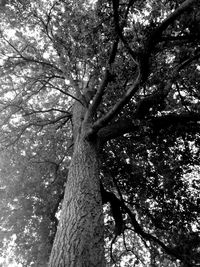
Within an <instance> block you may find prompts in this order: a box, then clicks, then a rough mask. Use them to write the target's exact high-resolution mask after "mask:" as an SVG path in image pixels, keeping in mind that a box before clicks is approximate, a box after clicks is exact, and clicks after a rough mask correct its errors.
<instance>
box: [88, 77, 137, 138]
mask: <svg viewBox="0 0 200 267" xmlns="http://www.w3.org/2000/svg"><path fill="white" fill-rule="evenodd" d="M139 85H140V72H139V73H138V76H137V78H136V80H135V82H134V84H133V85H132V86H131V87H130V88H129V90H128V91H127V92H126V93H125V94H124V96H123V97H122V98H121V99H120V100H119V101H118V102H117V103H116V104H115V105H114V106H113V107H112V108H111V110H110V111H109V112H108V113H107V114H106V115H105V116H103V117H102V118H100V119H99V120H97V121H96V122H95V123H94V124H93V126H92V129H91V130H90V132H88V136H87V137H88V138H90V137H92V136H93V135H95V134H96V133H97V132H98V131H99V130H100V129H101V128H102V127H104V126H106V125H107V124H108V123H109V122H110V121H111V120H112V119H113V118H114V117H115V116H116V115H117V114H118V113H119V112H120V111H121V110H122V108H123V107H124V106H125V105H126V104H127V103H128V102H129V100H130V99H131V97H132V96H133V95H134V93H136V92H137V90H138V88H139Z"/></svg>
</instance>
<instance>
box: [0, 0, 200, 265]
mask: <svg viewBox="0 0 200 267" xmlns="http://www.w3.org/2000/svg"><path fill="white" fill-rule="evenodd" d="M199 8H200V6H199V3H198V1H191V0H190V1H189V0H188V1H182V0H177V1H169V0H161V1H155V0H146V1H140V0H135V1H134V0H130V1H128V0H121V1H114V0H113V2H112V1H110V0H109V1H108V0H107V1H106V0H98V1H87V0H84V1H80V0H78V1H73V0H60V1H56V0H51V1H47V0H37V1H30V0H29V1H24V0H20V1H15V0H13V1H1V6H0V12H1V19H0V40H1V41H0V84H1V86H0V92H1V93H0V148H1V152H0V198H1V203H0V205H1V214H0V236H1V241H0V254H1V256H2V257H3V258H4V259H5V261H4V262H3V263H2V264H3V265H2V266H6V265H5V264H6V261H11V262H12V261H14V262H18V263H21V264H22V266H46V264H47V261H48V257H49V254H50V250H51V246H52V242H53V239H54V235H55V232H56V227H57V224H58V219H59V210H60V206H61V203H62V199H63V192H64V188H65V185H66V181H67V174H68V167H69V164H70V159H71V156H72V152H73V141H74V140H73V132H72V120H71V118H72V114H71V111H72V106H73V103H74V102H76V101H79V102H81V103H82V104H83V105H85V106H89V105H90V106H91V107H92V104H93V102H92V99H93V98H92V97H93V96H91V95H92V94H93V95H94V94H95V93H96V91H97V92H100V95H99V96H98V95H97V94H96V95H95V97H96V99H97V100H98V101H99V103H98V105H97V104H96V106H95V107H93V110H94V112H93V114H92V115H93V121H94V127H93V131H92V133H91V138H92V136H93V134H94V133H95V134H96V133H97V134H98V136H99V138H100V139H101V140H102V142H101V144H100V146H101V153H100V161H101V172H100V176H101V181H102V184H103V186H104V188H105V190H106V192H107V193H108V192H109V194H110V195H112V198H113V203H115V204H116V205H118V207H119V208H118V210H117V211H116V213H115V212H114V208H113V206H112V203H111V204H106V205H105V206H104V211H105V240H106V256H107V261H108V266H138V267H140V266H163V267H166V266H171V267H172V266H177V267H178V266H198V264H199V263H200V226H199V219H200V216H199V213H200V208H199V204H200V196H199V193H200V181H199V177H200V166H199V156H200V155H199V153H200V135H199V125H200V124H199V122H200V102H199V101H200V93H199V82H200V63H199V57H200V11H199V10H200V9H199ZM99 88H100V90H99ZM101 89H102V90H101ZM86 91H87V94H86V93H85V92H86ZM97 96H98V97H97ZM94 103H97V101H96V102H95V101H94ZM97 106H98V107H97ZM91 110H92V108H91ZM102 127H103V128H102ZM118 203H120V204H118ZM119 228H120V229H119ZM117 230H118V232H117ZM118 234H120V235H118ZM8 251H9V253H8ZM0 262H1V261H0ZM0 264H1V263H0ZM181 264H182V265H181Z"/></svg>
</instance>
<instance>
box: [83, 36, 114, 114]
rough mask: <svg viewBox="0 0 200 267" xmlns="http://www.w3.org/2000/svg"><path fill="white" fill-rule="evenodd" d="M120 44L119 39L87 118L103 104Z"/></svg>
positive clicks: (111, 53) (112, 50) (112, 51)
mask: <svg viewBox="0 0 200 267" xmlns="http://www.w3.org/2000/svg"><path fill="white" fill-rule="evenodd" d="M118 43H119V39H118V38H117V39H116V40H115V41H114V43H113V46H112V49H111V52H110V57H109V60H108V63H107V66H106V70H105V74H104V77H103V80H102V83H101V85H100V87H99V89H98V90H97V93H96V95H95V96H94V98H93V101H92V104H91V106H90V108H89V110H88V114H87V118H89V117H92V116H93V115H94V113H95V111H96V109H97V108H98V106H99V104H100V103H101V99H102V96H103V94H104V91H105V89H106V87H107V85H108V82H109V77H110V68H111V65H112V63H114V60H115V56H116V54H117V49H118Z"/></svg>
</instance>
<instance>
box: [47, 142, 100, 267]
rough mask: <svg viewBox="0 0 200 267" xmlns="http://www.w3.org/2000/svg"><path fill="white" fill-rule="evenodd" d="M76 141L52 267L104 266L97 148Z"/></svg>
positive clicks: (54, 246)
mask: <svg viewBox="0 0 200 267" xmlns="http://www.w3.org/2000/svg"><path fill="white" fill-rule="evenodd" d="M77 139H78V141H77V142H76V144H75V148H74V154H73V158H72V161H71V165H70V169H69V175H68V180H67V185H66V190H65V197H64V201H63V204H62V211H61V215H60V222H59V226H58V230H57V233H56V237H55V240H54V245H53V248H52V252H51V257H50V262H49V266H51V267H58V266H59V267H61V266H62V267H64V266H65V267H66V266H67V267H72V266H74V267H81V266H84V267H87V266H88V267H92V266H96V267H98V266H99V267H100V266H101V267H103V266H105V261H104V238H103V234H104V233H103V229H104V227H103V213H102V201H101V195H100V186H99V166H98V159H97V153H96V147H95V145H93V144H90V143H89V142H87V141H85V140H83V139H82V138H77Z"/></svg>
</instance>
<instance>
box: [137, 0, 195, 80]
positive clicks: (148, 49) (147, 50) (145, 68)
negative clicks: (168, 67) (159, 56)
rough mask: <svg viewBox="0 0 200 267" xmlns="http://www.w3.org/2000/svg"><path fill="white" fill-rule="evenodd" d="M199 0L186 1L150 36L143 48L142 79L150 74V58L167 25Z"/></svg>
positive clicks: (141, 57)
mask: <svg viewBox="0 0 200 267" xmlns="http://www.w3.org/2000/svg"><path fill="white" fill-rule="evenodd" d="M196 1H197V0H186V1H184V2H183V3H182V4H181V5H180V6H179V7H178V8H177V9H176V10H175V11H174V12H173V13H172V14H170V15H169V16H168V17H167V18H166V19H165V20H164V21H163V22H162V23H161V24H160V25H159V26H158V27H157V28H156V29H155V30H154V31H153V32H152V33H151V35H150V36H149V37H148V39H147V40H146V43H145V45H144V48H143V52H142V53H141V55H140V68H141V75H142V80H143V81H145V80H146V79H147V77H148V74H149V58H150V56H151V53H152V51H153V49H154V47H155V45H156V44H157V43H158V42H159V41H160V38H161V35H162V33H163V32H164V31H165V30H166V29H167V27H168V26H169V25H170V24H172V23H173V22H174V21H175V20H176V19H177V18H178V17H179V16H180V15H181V14H182V13H183V12H184V11H186V10H187V9H188V7H190V6H191V5H192V4H194V3H195V2H196Z"/></svg>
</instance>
